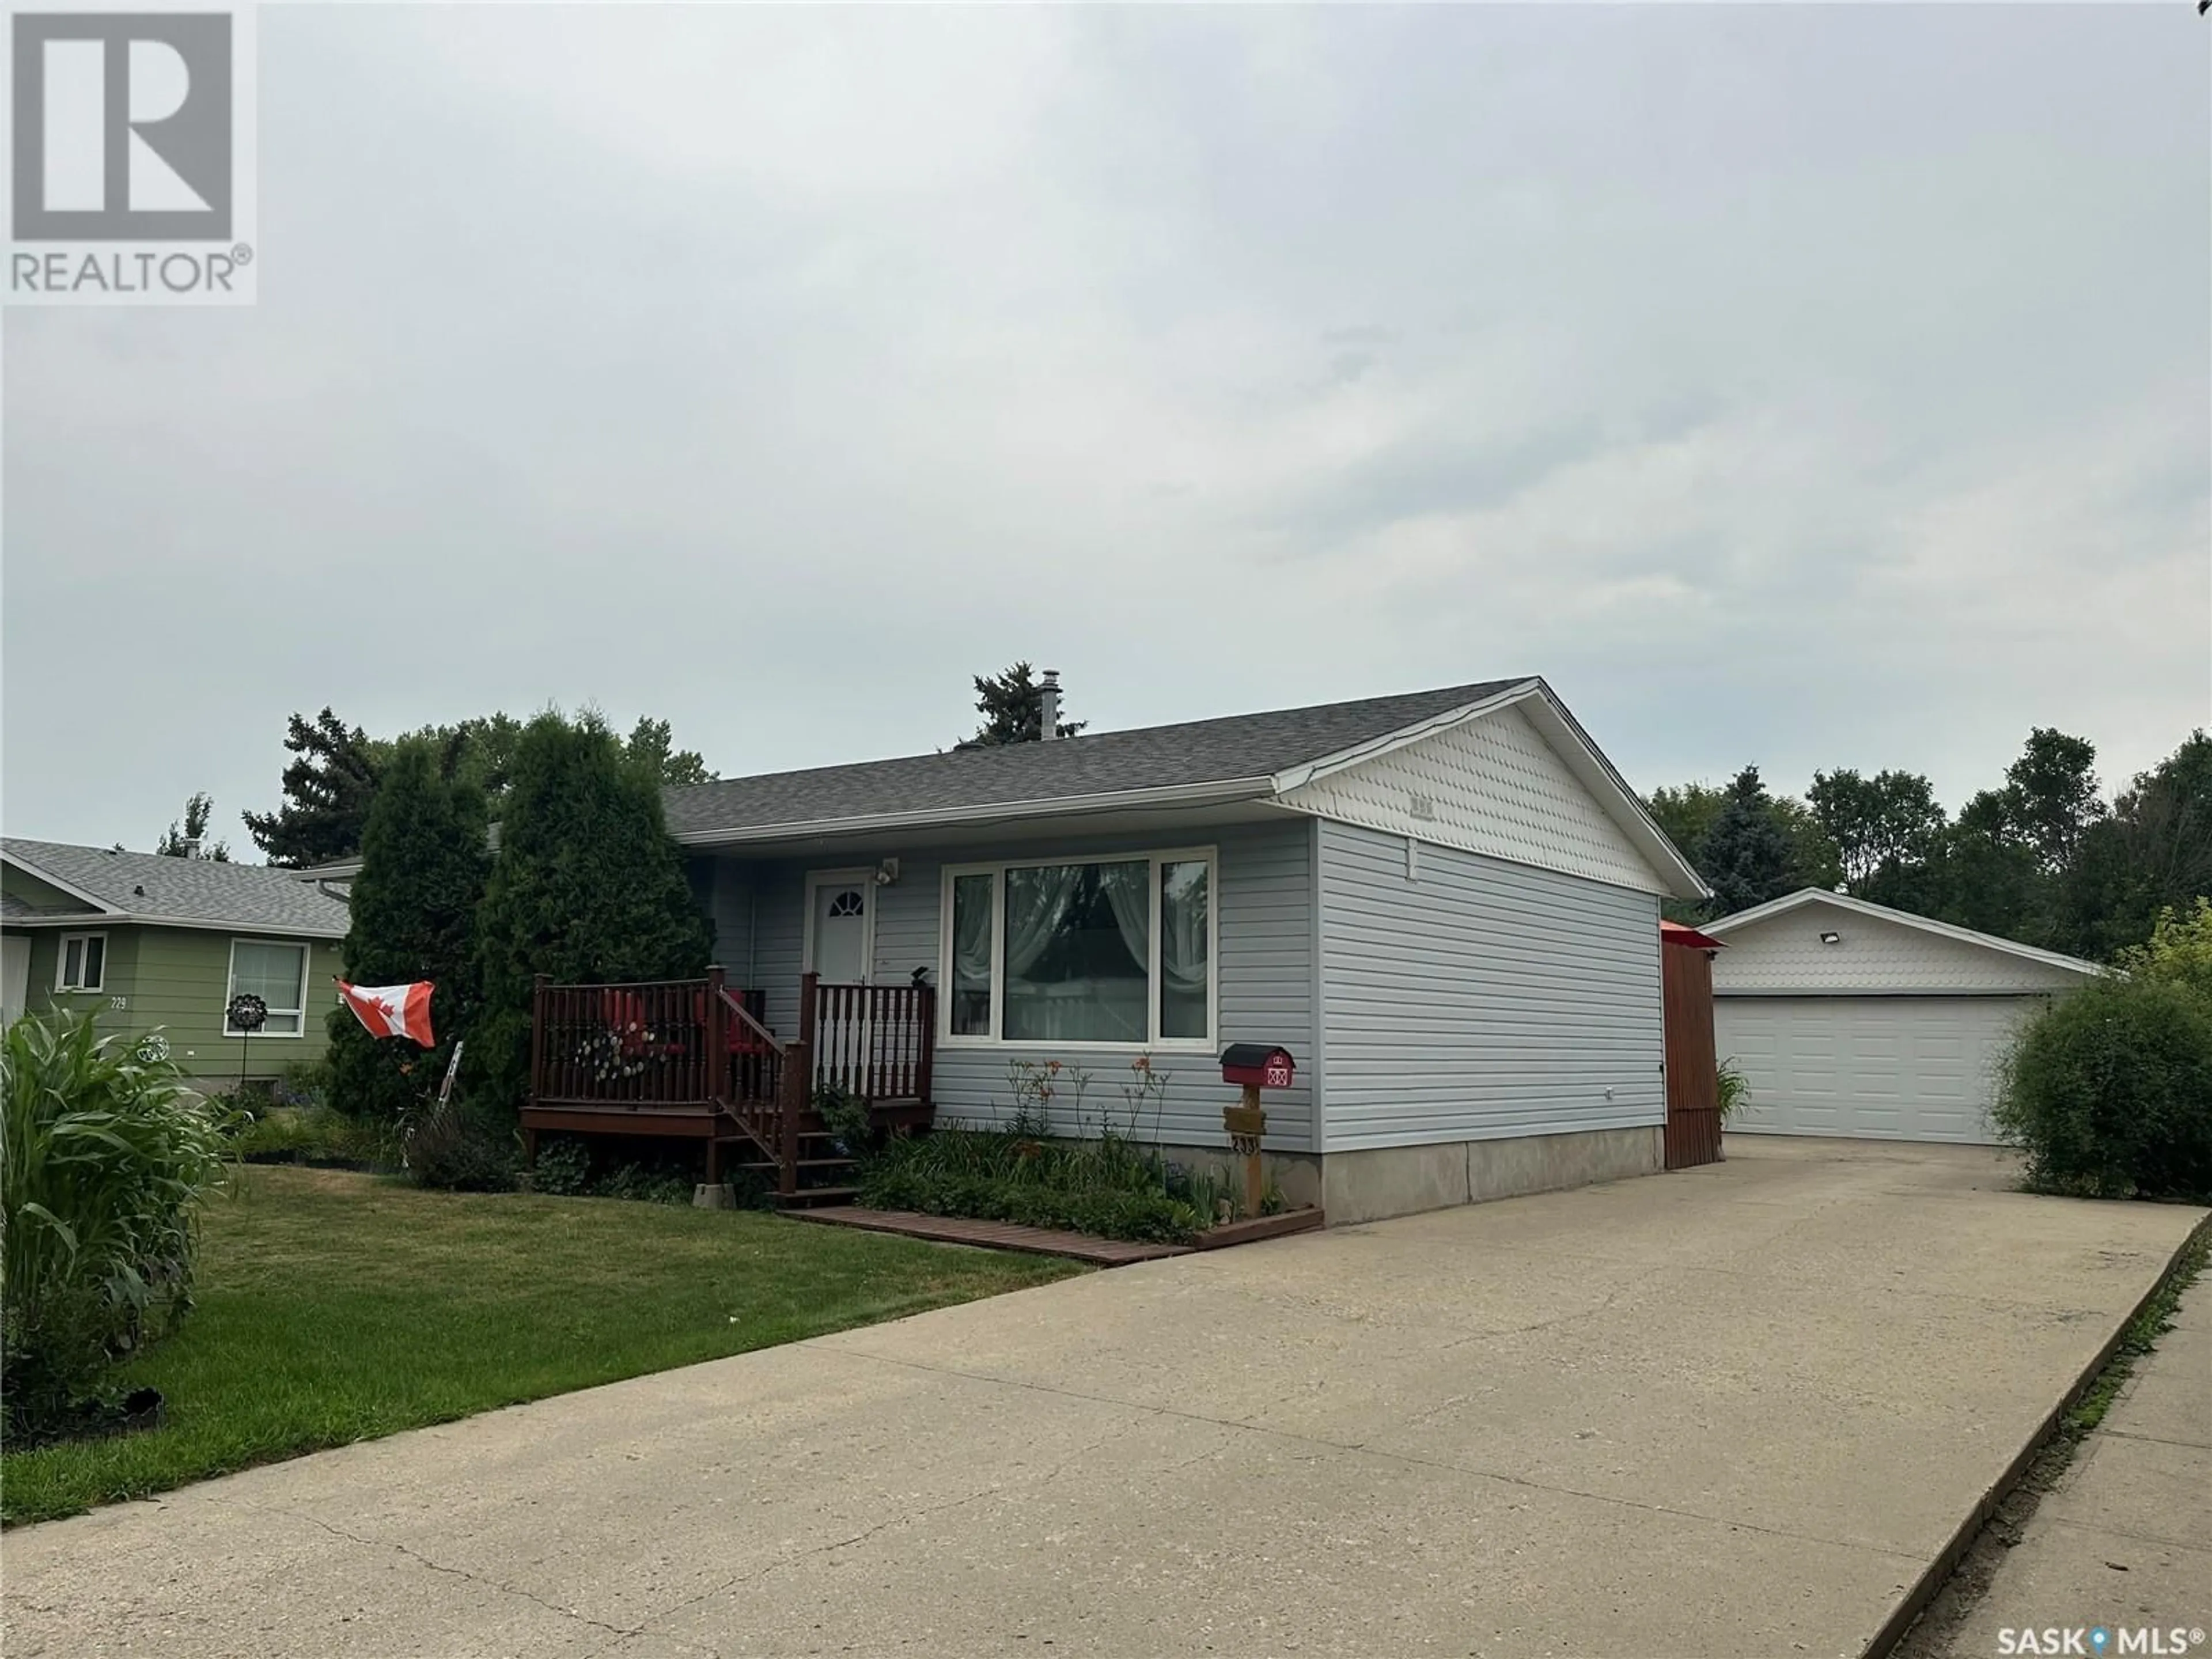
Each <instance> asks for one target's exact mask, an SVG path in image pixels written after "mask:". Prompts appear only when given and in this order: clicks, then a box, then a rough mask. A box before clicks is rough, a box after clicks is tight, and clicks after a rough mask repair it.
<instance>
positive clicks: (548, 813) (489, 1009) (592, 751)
mask: <svg viewBox="0 0 2212 1659" xmlns="http://www.w3.org/2000/svg"><path fill="white" fill-rule="evenodd" d="M712 945H713V939H712V930H711V928H710V927H708V922H707V919H706V917H705V915H703V914H702V912H701V909H700V908H699V906H698V904H697V903H696V902H695V901H694V899H693V897H692V895H691V890H690V884H689V883H688V882H687V881H686V879H685V878H684V864H683V860H682V858H681V856H680V855H679V854H678V851H677V848H676V844H675V843H674V842H672V841H671V840H670V839H669V837H668V832H667V829H666V827H665V823H663V821H662V817H661V811H660V787H659V784H658V783H656V782H654V781H652V780H651V779H649V778H647V776H645V775H642V773H641V770H640V769H638V768H636V767H635V766H632V765H630V764H629V762H628V760H627V758H626V756H625V751H624V749H623V744H622V743H621V742H620V741H619V740H618V739H617V738H616V737H615V736H614V734H613V733H612V732H610V731H608V730H607V728H606V726H605V723H604V722H603V721H601V720H599V719H598V718H597V717H595V716H592V715H586V716H585V717H584V719H583V720H580V721H579V722H577V723H575V724H574V725H572V724H570V723H569V722H568V720H564V719H563V718H562V716H560V715H559V714H541V715H539V716H538V718H537V719H536V720H532V721H531V722H530V724H529V725H528V726H526V727H525V728H524V729H523V732H522V735H521V737H520V740H519V741H518V742H517V743H516V744H515V748H514V763H513V778H512V781H511V782H510V783H509V786H508V789H507V805H506V810H505V811H504V812H502V814H501V817H500V839H499V853H498V855H497V857H496V858H495V859H494V860H493V862H492V871H491V878H490V882H489V885H488V887H487V889H486V891H485V895H484V903H483V913H482V915H481V917H480V920H479V928H478V933H477V959H478V962H479V964H480V967H481V984H482V994H483V1012H482V1015H481V1016H480V1018H478V1020H477V1028H476V1030H474V1031H472V1032H471V1041H470V1043H469V1048H468V1058H467V1060H465V1062H464V1071H465V1073H466V1074H467V1075H468V1076H469V1078H470V1079H471V1090H472V1092H473V1094H474V1095H475V1097H476V1098H477V1100H478V1101H479V1102H480V1103H482V1104H483V1105H484V1106H485V1107H486V1108H487V1109H491V1110H495V1111H498V1112H501V1113H507V1112H512V1111H513V1110H514V1109H516V1108H517V1107H518V1106H519V1105H520V1103H521V1100H522V1098H523V1096H524V1095H525V1094H526V1092H527V1091H528V1087H529V1065H530V1018H531V994H532V975H535V974H547V975H550V976H551V977H552V978H553V979H555V980H556V981H566V982H571V983H575V982H585V983H590V982H605V981H623V980H656V979H687V978H691V977H695V976H696V975H701V974H703V973H704V972H705V971H706V965H707V958H708V953H709V951H711V949H712Z"/></svg>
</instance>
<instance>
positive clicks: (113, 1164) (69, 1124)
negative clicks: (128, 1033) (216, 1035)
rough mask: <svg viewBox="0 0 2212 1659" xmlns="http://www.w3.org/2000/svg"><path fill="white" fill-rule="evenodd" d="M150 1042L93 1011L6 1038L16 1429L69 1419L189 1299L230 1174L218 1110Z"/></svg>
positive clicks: (7, 1334) (38, 1023)
mask: <svg viewBox="0 0 2212 1659" xmlns="http://www.w3.org/2000/svg"><path fill="white" fill-rule="evenodd" d="M152 1053H153V1051H152V1050H151V1049H150V1048H149V1047H148V1046H147V1045H144V1044H141V1045H139V1047H138V1048H135V1049H134V1048H126V1047H125V1046H124V1045H123V1044H122V1043H121V1042H120V1041H119V1039H118V1038H116V1037H113V1036H109V1037H105V1038H103V1037H100V1036H98V1035H97V1034H96V1032H95V1031H94V1024H93V1019H92V1017H91V1015H89V1014H79V1013H69V1012H58V1013H55V1014H52V1015H32V1016H27V1017H25V1018H19V1019H17V1020H16V1021H15V1024H12V1025H10V1026H9V1028H8V1030H7V1033H6V1036H5V1037H4V1038H0V1072H4V1073H5V1075H4V1077H0V1091H4V1093H5V1096H6V1109H7V1125H6V1132H5V1136H4V1139H3V1140H0V1271H4V1273H5V1279H4V1281H0V1286H3V1287H4V1288H0V1351H4V1353H5V1360H6V1366H7V1382H8V1389H7V1413H6V1417H7V1425H8V1430H9V1433H10V1435H11V1436H22V1437H27V1438H33V1439H36V1438H40V1437H46V1436H50V1435H52V1434H54V1433H57V1432H61V1431H65V1430H66V1429H67V1428H68V1427H69V1426H70V1425H71V1424H72V1423H73V1422H74V1421H76V1420H78V1419H79V1417H80V1414H81V1413H83V1412H84V1411H85V1410H86V1409H87V1408H88V1407H94V1406H96V1405H97V1404H98V1403H99V1397H100V1394H101V1393H102V1389H103V1384H104V1383H105V1381H106V1374H107V1372H108V1370H109V1368H110V1367H111V1366H112V1364H113V1363H114V1362H115V1361H116V1360H117V1359H118V1358H121V1357H123V1356H124V1355H125V1354H126V1353H129V1352H133V1351H135V1350H137V1349H138V1348H141V1347H143V1346H145V1345H146V1344H147V1343H149V1342H151V1341H154V1340H158V1339H159V1338H160V1337H161V1336H162V1335H164V1334H167V1331H168V1330H170V1329H171V1328H173V1326H174V1325H175V1323H176V1322H177V1321H178V1320H179V1319H180V1318H181V1317H182V1316H184V1314H185V1311H186V1310H188V1309H189V1308H190V1306H191V1275H192V1257H193V1252H194V1249H195V1246H196V1244H197V1215H198V1207H199V1205H200V1202H201V1200H202V1199H203V1198H204V1196H205V1194H207V1193H208V1192H209V1191H210V1189H211V1188H214V1187H215V1186H216V1183H217V1182H218V1181H219V1179H220V1177H221V1175H222V1133H221V1131H220V1129H219V1128H218V1127H217V1125H216V1120H215V1114H214V1112H213V1111H212V1110H211V1109H210V1107H209V1106H208V1105H207V1103H204V1101H202V1100H201V1099H200V1097H198V1096H197V1095H195V1094H193V1093H192V1092H191V1091H190V1090H189V1089H188V1088H187V1087H186V1086H185V1082H184V1079H183V1076H182V1074H181V1073H179V1070H178V1069H177V1067H176V1066H174V1065H173V1063H171V1062H170V1061H169V1060H166V1059H155V1058H153V1057H152Z"/></svg>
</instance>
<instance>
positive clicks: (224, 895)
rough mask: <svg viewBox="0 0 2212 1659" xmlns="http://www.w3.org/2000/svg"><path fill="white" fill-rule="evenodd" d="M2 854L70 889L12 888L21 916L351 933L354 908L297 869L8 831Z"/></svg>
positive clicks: (15, 913)
mask: <svg viewBox="0 0 2212 1659" xmlns="http://www.w3.org/2000/svg"><path fill="white" fill-rule="evenodd" d="M0 857H4V858H5V860H7V862H9V864H12V865H14V866H16V867H17V868H19V869H21V870H22V871H24V872H26V873H27V874H29V875H31V876H33V877H35V878H37V879H38V880H40V881H42V882H44V883H46V884H47V885H48V886H50V887H53V888H57V889H58V890H61V891H62V892H64V893H65V894H67V895H69V896H70V899H71V900H72V901H74V902H73V903H72V904H71V905H70V906H69V907H68V908H59V907H51V908H49V907H40V906H39V905H36V904H33V903H32V902H30V901H28V900H27V899H24V898H22V897H21V896H19V895H12V894H11V895H9V896H8V900H7V903H6V907H5V916H6V919H7V920H8V921H13V922H35V923H38V924H40V925H59V924H64V923H69V922H93V923H98V922H143V923H149V924H152V925H155V926H166V927H216V928H228V929H235V930H239V931H245V932H252V933H287V934H296V935H301V936H304V937H307V938H312V939H343V937H344V936H345V932H346V925H347V911H346V907H345V905H344V903H343V902H342V901H340V900H337V899H335V898H332V897H331V896H329V895H328V894H326V893H325V892H323V891H322V890H320V889H319V888H318V887H317V886H315V885H314V884H313V883H311V882H307V881H302V880H301V878H299V876H298V875H297V874H296V873H295V872H292V871H289V870H276V869H270V868H269V867H268V866H264V865H258V864H222V863H217V862H216V861H215V860H209V859H179V858H164V857H161V856H159V855H157V854H152V853H122V852H114V851H111V850H109V849H107V848H100V847H76V846H71V845H70V844H68V843H66V842H52V841H24V840H21V839H20V838H18V837H16V836H7V837H5V838H4V839H0Z"/></svg>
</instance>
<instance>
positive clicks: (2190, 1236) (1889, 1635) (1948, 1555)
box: [1861, 1214, 2212, 1659]
mask: <svg viewBox="0 0 2212 1659" xmlns="http://www.w3.org/2000/svg"><path fill="white" fill-rule="evenodd" d="M2207 1235H2212V1214H2208V1215H2206V1216H2204V1217H2203V1218H2201V1219H2199V1220H2198V1222H2197V1225H2195V1226H2194V1227H2191V1229H2190V1230H2189V1231H2188V1232H2187V1233H2186V1234H2185V1235H2184V1236H2183V1237H2182V1240H2181V1243H2179V1244H2177V1245H2175V1246H2174V1248H2173V1254H2172V1255H2170V1256H2168V1257H2167V1258H2166V1266H2165V1267H2161V1268H2160V1269H2159V1273H2158V1277H2157V1278H2155V1279H2153V1280H2151V1282H2150V1286H2149V1288H2148V1290H2146V1291H2143V1293H2142V1297H2140V1298H2139V1299H2138V1300H2137V1301H2136V1304H2135V1305H2134V1306H2133V1307H2131V1308H2130V1309H2129V1310H2127V1313H2126V1314H2125V1316H2123V1317H2122V1319H2121V1320H2120V1322H2119V1323H2118V1324H2117V1325H2115V1326H2114V1327H2113V1328H2112V1335H2111V1336H2109V1337H2108V1338H2106V1340H2105V1343H2104V1346H2102V1347H2100V1348H2099V1349H2098V1350H2097V1357H2096V1358H2093V1359H2092V1360H2091V1361H2090V1362H2089V1364H2088V1366H2087V1369H2086V1370H2083V1371H2082V1373H2081V1375H2080V1376H2077V1377H2075V1379H2074V1381H2073V1383H2072V1384H2071V1385H2070V1386H2069V1387H2068V1389H2067V1390H2066V1392H2065V1394H2064V1395H2062V1396H2060V1398H2059V1401H2058V1403H2057V1405H2056V1406H2053V1407H2051V1410H2050V1412H2049V1413H2048V1414H2046V1415H2045V1418H2044V1419H2043V1421H2042V1422H2041V1423H2040V1424H2039V1425H2037V1427H2036V1431H2035V1432H2034V1433H2033V1434H2032V1435H2030V1436H2029V1437H2027V1444H2026V1445H2024V1446H2022V1447H2021V1449H2020V1452H2019V1454H2018V1455H2016V1456H2015V1457H2014V1459H2013V1460H2012V1462H2009V1463H2008V1464H2007V1465H2006V1466H2005V1470H2004V1473H2003V1474H2001V1475H1999V1476H1998V1477H1997V1478H1996V1481H1995V1482H1994V1483H1993V1484H1992V1485H1991V1486H1990V1488H1989V1490H1988V1491H1986V1492H1984V1493H1983V1494H1982V1496H1981V1498H1980V1500H1979V1501H1978V1502H1977V1503H1976V1504H1975V1505H1974V1507H1973V1508H1972V1510H1969V1511H1967V1514H1966V1519H1965V1520H1963V1521H1961V1522H1960V1523H1959V1525H1958V1528H1957V1530H1955V1531H1954V1532H1953V1533H1952V1534H1951V1536H1950V1539H1949V1540H1948V1541H1947V1542H1946V1543H1945V1544H1944V1546H1943V1547H1942V1549H1941V1550H1939V1551H1937V1552H1936V1559H1934V1560H1933V1561H1931V1562H1929V1564H1928V1565H1927V1567H1926V1568H1925V1569H1924V1570H1923V1571H1922V1572H1921V1574H1920V1577H1917V1578H1916V1579H1914V1580H1913V1582H1912V1587H1911V1589H1908V1590H1906V1591H1905V1595H1904V1598H1903V1599H1902V1600H1901V1601H1899V1602H1898V1604H1897V1605H1896V1607H1893V1608H1892V1609H1891V1610H1890V1614H1889V1617H1888V1618H1887V1619H1886V1620H1883V1621H1882V1626H1881V1629H1880V1630H1878V1631H1876V1632H1875V1636H1874V1640H1872V1641H1871V1642H1869V1643H1868V1644H1866V1646H1865V1648H1864V1649H1863V1650H1862V1651H1861V1659H1884V1656H1886V1655H1887V1653H1888V1652H1889V1650H1891V1649H1892V1648H1893V1647H1895V1646H1896V1645H1897V1644H1899V1642H1902V1641H1903V1640H1904V1639H1905V1632H1908V1631H1910V1630H1911V1628H1912V1622H1913V1620H1916V1619H1917V1618H1919V1617H1920V1615H1921V1613H1923V1611H1925V1609H1926V1608H1927V1606H1928V1604H1929V1602H1930V1601H1934V1600H1935V1599H1936V1591H1938V1590H1940V1589H1942V1588H1943V1585H1944V1583H1945V1582H1946V1581H1947V1580H1948V1578H1949V1577H1951V1570H1952V1569H1953V1568H1954V1567H1956V1566H1957V1565H1959V1562H1960V1558H1962V1557H1963V1556H1964V1555H1965V1554H1966V1552H1967V1551H1968V1550H1969V1549H1971V1548H1972V1547H1973V1543H1974V1540H1975V1539H1977V1538H1978V1537H1979V1536H1980V1535H1981V1531H1982V1528H1983V1527H1984V1525H1985V1524H1987V1522H1988V1521H1989V1518H1990V1516H1992V1515H1994V1514H1996V1510H1997V1505H1998V1504H2002V1503H2003V1502H2004V1500H2005V1499H2006V1498H2008V1497H2009V1496H2011V1494H2012V1489H2013V1488H2014V1487H2015V1486H2018V1485H2019V1484H2020V1483H2021V1477H2023V1476H2024V1475H2026V1474H2027V1472H2028V1470H2029V1468H2031V1467H2033V1464H2034V1462H2035V1460H2036V1459H2037V1458H2038V1457H2039V1456H2040V1455H2042V1452H2043V1449H2044V1448H2045V1446H2047V1445H2049V1444H2050V1443H2051V1439H2052V1437H2054V1436H2055V1435H2057V1432H2058V1430H2059V1427H2060V1425H2062V1424H2063V1423H2064V1422H2065V1420H2066V1414H2067V1413H2069V1412H2070V1411H2072V1410H2073V1409H2074V1407H2075V1405H2076V1404H2077V1403H2079V1402H2080V1401H2081V1396H2082V1395H2086V1394H2087V1393H2088V1392H2089V1390H2090V1389H2092V1388H2093V1387H2094V1386H2095V1385H2096V1382H2097V1379H2098V1377H2099V1376H2102V1375H2103V1373H2104V1370H2105V1367H2106V1366H2107V1365H2109V1364H2112V1356H2113V1355H2114V1354H2115V1353H2117V1352H2119V1347H2120V1344H2121V1342H2122V1341H2123V1340H2125V1338H2126V1336H2127V1334H2128V1331H2129V1329H2130V1328H2131V1327H2132V1326H2133V1325H2134V1324H2135V1322H2136V1320H2138V1319H2140V1318H2141V1317H2142V1314H2143V1310H2145V1309H2146V1308H2148V1307H2149V1306H2150V1304H2152V1303H2153V1302H2154V1301H2156V1300H2157V1299H2158V1296H2159V1293H2160V1291H2163V1290H2165V1289H2166V1285H2168V1284H2169V1283H2170V1282H2171V1281H2172V1278H2173V1273H2174V1269H2175V1268H2176V1267H2179V1265H2180V1262H2181V1258H2182V1257H2183V1256H2185V1255H2187V1254H2188V1253H2189V1252H2190V1250H2191V1249H2193V1248H2194V1247H2195V1245H2196V1243H2197V1240H2199V1239H2200V1238H2203V1237H2206V1236H2207Z"/></svg>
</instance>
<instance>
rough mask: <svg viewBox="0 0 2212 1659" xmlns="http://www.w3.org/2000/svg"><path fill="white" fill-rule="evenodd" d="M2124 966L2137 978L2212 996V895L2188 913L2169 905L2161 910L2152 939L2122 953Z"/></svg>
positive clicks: (2121, 958) (2121, 962)
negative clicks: (2158, 981) (2165, 982)
mask: <svg viewBox="0 0 2212 1659" xmlns="http://www.w3.org/2000/svg"><path fill="white" fill-rule="evenodd" d="M2119 965H2120V968H2121V969H2122V970H2123V971H2124V972H2125V973H2126V974H2128V975H2130V977H2132V978H2136V979H2155V980H2162V981H2167V982H2168V983H2171V984H2175V985H2180V986H2185V987H2187V988H2189V989H2190V990H2192V991H2194V992H2196V993H2197V994H2198V995H2199V996H2203V997H2212V899H2203V898H2201V899H2199V900H2197V903H2196V905H2195V906H2194V907H2193V908H2191V910H2189V911H2188V913H2187V914H2185V915H2184V914H2181V913H2179V912H2177V911H2175V910H2174V908H2172V906H2171V905H2169V906H2167V907H2166V908H2165V909H2163V910H2160V912H2159V913H2158V920H2157V921H2155V922H2154V923H2153V924H2152V927H2151V933H2150V939H2149V940H2148V942H2147V943H2145V944H2142V945H2136V947H2135V948H2134V949H2132V950H2128V951H2121V952H2120V955H2119Z"/></svg>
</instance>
